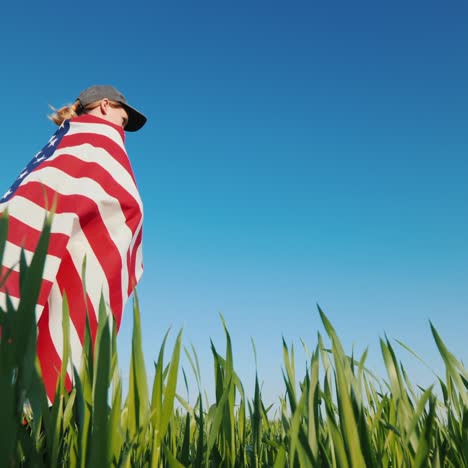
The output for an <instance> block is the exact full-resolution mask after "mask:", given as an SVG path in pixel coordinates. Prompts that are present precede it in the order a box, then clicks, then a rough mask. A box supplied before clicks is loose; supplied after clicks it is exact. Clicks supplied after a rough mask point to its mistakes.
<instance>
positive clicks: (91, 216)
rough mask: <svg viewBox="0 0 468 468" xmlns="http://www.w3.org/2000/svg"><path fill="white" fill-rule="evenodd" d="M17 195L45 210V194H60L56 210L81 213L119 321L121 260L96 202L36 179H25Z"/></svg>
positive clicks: (49, 195)
mask: <svg viewBox="0 0 468 468" xmlns="http://www.w3.org/2000/svg"><path fill="white" fill-rule="evenodd" d="M17 194H18V195H21V196H23V197H24V198H27V199H29V200H34V202H35V203H36V204H38V205H39V206H42V207H43V208H44V209H46V203H45V199H44V194H45V195H46V199H49V200H51V199H53V197H55V196H57V207H56V210H55V211H56V213H59V214H61V213H76V214H77V215H78V217H79V220H80V225H81V229H82V231H83V234H84V235H85V236H86V238H87V240H88V242H89V244H90V246H91V248H92V250H93V252H94V254H95V255H96V258H97V259H98V261H99V263H100V265H101V267H102V269H103V271H104V274H105V276H106V278H107V282H108V285H109V292H110V294H109V295H110V298H109V299H110V306H111V310H112V312H113V314H114V315H115V317H116V319H117V320H118V321H119V320H120V318H121V316H122V309H123V298H122V281H121V272H122V260H121V257H120V253H119V250H118V249H117V247H116V245H115V243H114V241H113V240H112V238H111V236H110V234H109V232H108V231H107V227H106V225H105V224H104V223H103V221H102V218H101V215H100V213H99V209H98V205H97V203H96V202H95V201H94V200H92V199H91V198H88V197H86V196H84V195H79V194H74V195H63V194H58V193H57V192H55V191H54V190H52V189H51V188H49V187H47V186H45V185H44V184H41V183H40V182H35V181H31V182H26V183H25V184H24V185H22V186H20V187H19V188H18V190H17ZM41 201H42V202H41Z"/></svg>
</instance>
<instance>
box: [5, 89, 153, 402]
mask: <svg viewBox="0 0 468 468" xmlns="http://www.w3.org/2000/svg"><path fill="white" fill-rule="evenodd" d="M51 119H52V120H53V121H54V122H55V123H56V124H57V125H59V129H58V130H57V132H56V133H55V134H54V135H53V136H52V138H51V139H50V140H49V142H48V143H47V145H46V146H45V147H44V148H43V149H42V150H41V151H40V152H39V153H37V154H36V155H35V157H34V158H33V159H32V160H31V162H30V163H29V164H28V166H26V167H25V169H24V170H23V171H22V172H21V174H20V175H19V177H18V179H17V180H16V181H15V182H14V183H13V185H12V186H11V187H10V189H9V190H8V191H7V192H6V193H5V195H4V196H3V198H2V199H0V215H1V213H2V212H4V211H5V210H8V214H9V231H8V241H7V244H6V248H5V253H4V258H3V262H2V263H3V265H2V272H1V273H2V276H3V274H4V273H5V272H6V271H9V270H10V269H11V270H12V271H11V272H10V274H9V276H8V278H7V280H6V282H5V283H4V284H3V286H2V287H1V289H0V307H2V308H5V304H6V294H8V295H9V296H10V298H11V300H12V301H13V304H14V305H17V304H18V303H19V299H20V294H19V266H18V260H19V257H20V251H21V249H22V248H23V249H24V251H25V254H26V258H27V259H28V261H29V260H30V258H31V257H32V254H33V252H34V250H35V247H36V245H37V241H38V239H39V235H40V232H41V229H42V225H43V222H44V219H45V216H46V215H47V214H48V213H50V212H51V211H53V213H54V215H53V220H52V234H51V238H50V243H49V249H48V254H47V259H46V264H45V268H44V273H43V282H42V286H41V292H40V296H39V300H38V302H37V305H36V320H37V324H38V338H37V352H38V357H39V362H40V365H41V370H42V375H43V379H44V383H45V387H46V391H47V395H48V397H49V400H50V401H51V402H52V401H53V399H54V394H55V388H56V384H57V378H58V376H59V374H60V371H61V367H62V356H63V336H62V310H63V309H62V307H63V303H64V300H65V297H66V301H67V303H68V307H69V313H70V343H71V361H72V363H73V366H75V367H76V368H79V366H80V363H81V353H82V347H83V341H84V335H85V326H86V316H88V317H89V323H90V328H91V334H92V338H93V343H94V340H95V338H96V332H97V318H98V310H99V303H100V299H101V297H102V298H103V299H104V302H105V305H106V307H107V308H108V310H110V311H111V312H112V317H113V318H114V320H115V322H116V327H117V330H118V329H119V327H120V323H121V318H122V312H123V308H124V306H125V302H126V301H127V299H128V297H129V296H130V294H131V292H132V290H133V288H134V287H135V286H136V284H137V282H138V280H139V279H140V277H141V274H142V271H143V268H142V253H141V238H142V221H143V207H142V202H141V199H140V196H139V193H138V189H137V186H136V183H135V178H134V175H133V171H132V168H131V166H130V162H129V159H128V156H127V153H126V150H125V146H124V142H125V134H124V130H125V131H129V132H134V131H137V130H139V129H140V128H141V127H142V126H143V125H144V124H145V122H146V117H145V116H144V115H143V114H141V113H140V112H138V111H137V110H136V109H134V108H133V107H131V106H130V105H129V104H128V102H127V100H126V99H125V97H124V96H123V95H122V94H121V93H120V92H119V91H118V90H116V89H115V88H113V87H112V86H91V87H90V88H87V89H86V90H84V91H83V92H82V93H81V94H80V95H79V96H78V98H77V100H76V101H75V103H74V104H72V105H69V106H65V107H62V108H61V109H59V110H56V111H55V113H54V114H53V115H52V116H51ZM0 283H1V282H0ZM67 370H68V375H67V381H66V385H67V388H69V389H70V388H71V377H72V375H73V371H72V369H71V368H70V367H69V368H68V369H67Z"/></svg>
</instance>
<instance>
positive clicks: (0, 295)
mask: <svg viewBox="0 0 468 468" xmlns="http://www.w3.org/2000/svg"><path fill="white" fill-rule="evenodd" d="M10 300H11V303H12V304H13V307H14V308H15V310H18V306H19V303H20V300H19V298H18V297H14V296H10ZM0 307H1V308H2V309H3V310H6V293H4V292H1V291H0ZM43 310H44V307H43V306H40V305H36V323H37V322H38V321H39V318H40V317H41V315H42V311H43Z"/></svg>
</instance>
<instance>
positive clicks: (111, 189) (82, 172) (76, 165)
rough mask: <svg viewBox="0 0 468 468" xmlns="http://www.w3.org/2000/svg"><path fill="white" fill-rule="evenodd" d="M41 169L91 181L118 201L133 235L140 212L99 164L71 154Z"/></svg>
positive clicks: (57, 158) (48, 162)
mask: <svg viewBox="0 0 468 468" xmlns="http://www.w3.org/2000/svg"><path fill="white" fill-rule="evenodd" d="M43 167H54V168H56V169H59V170H60V171H62V172H65V173H66V174H68V175H69V176H71V177H74V178H75V179H79V178H81V177H88V178H90V179H93V180H94V181H95V182H97V183H98V184H99V185H100V187H101V188H102V189H103V190H104V191H105V192H106V193H107V194H108V195H109V196H111V197H113V198H115V199H117V200H118V202H119V203H120V209H121V210H122V213H123V214H124V216H125V222H126V224H127V226H128V227H129V229H130V230H131V232H132V233H135V231H136V229H137V227H138V225H139V223H140V221H141V210H140V207H139V205H138V202H137V200H136V199H135V198H134V197H133V196H132V195H131V194H130V193H129V192H128V191H127V190H125V188H124V187H123V186H122V185H120V184H119V182H118V181H117V180H116V179H115V178H114V177H113V176H112V175H111V174H110V173H109V172H108V171H106V170H105V169H104V168H103V167H102V166H101V165H100V164H98V163H96V162H85V161H82V160H81V159H79V158H77V157H75V156H73V155H71V154H63V155H60V156H58V157H56V158H54V159H53V160H51V161H44V163H42V164H41V166H40V168H41V169H42V168H43Z"/></svg>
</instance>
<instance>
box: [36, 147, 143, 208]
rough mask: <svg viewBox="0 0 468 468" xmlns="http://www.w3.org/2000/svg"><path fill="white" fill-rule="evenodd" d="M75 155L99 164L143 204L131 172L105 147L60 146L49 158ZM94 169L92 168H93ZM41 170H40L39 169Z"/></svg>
mask: <svg viewBox="0 0 468 468" xmlns="http://www.w3.org/2000/svg"><path fill="white" fill-rule="evenodd" d="M64 154H65V155H70V156H74V157H76V158H77V159H80V160H81V161H83V162H88V163H89V162H93V163H97V164H99V165H100V166H101V167H102V168H103V169H104V170H105V171H106V172H108V173H109V175H110V176H111V177H112V178H113V179H114V180H115V181H116V182H115V183H118V184H119V185H120V186H122V187H123V188H124V189H125V190H126V191H127V192H128V193H129V194H130V195H131V196H132V197H133V198H134V199H135V200H136V202H137V203H138V204H139V205H141V204H142V203H141V198H140V194H139V193H138V189H137V187H136V185H135V182H134V181H133V179H132V176H131V174H130V173H129V172H128V171H127V170H126V169H125V167H124V166H122V165H121V164H120V163H119V162H118V161H117V160H116V159H115V158H113V157H112V156H111V155H110V154H109V152H108V151H106V150H105V149H103V148H96V147H95V146H92V145H90V144H88V143H85V144H83V145H78V146H71V147H69V148H60V149H58V150H57V151H55V152H54V154H53V155H52V156H51V157H50V158H49V159H48V161H53V160H54V159H56V158H58V157H59V156H62V155H64ZM91 170H92V169H91ZM38 171H39V170H38ZM28 180H29V178H28Z"/></svg>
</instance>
